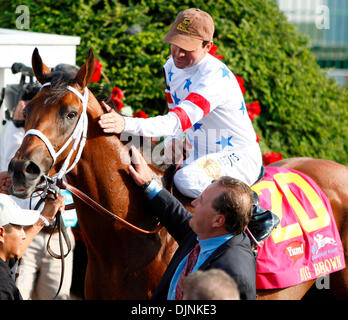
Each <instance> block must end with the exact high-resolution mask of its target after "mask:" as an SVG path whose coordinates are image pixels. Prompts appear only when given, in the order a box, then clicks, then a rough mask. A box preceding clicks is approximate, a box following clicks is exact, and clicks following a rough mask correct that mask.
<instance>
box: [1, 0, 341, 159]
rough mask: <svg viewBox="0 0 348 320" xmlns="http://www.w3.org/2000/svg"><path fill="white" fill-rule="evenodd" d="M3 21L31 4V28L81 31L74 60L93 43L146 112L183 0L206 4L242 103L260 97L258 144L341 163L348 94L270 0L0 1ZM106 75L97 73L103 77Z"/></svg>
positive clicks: (158, 88) (159, 83)
mask: <svg viewBox="0 0 348 320" xmlns="http://www.w3.org/2000/svg"><path fill="white" fill-rule="evenodd" d="M3 2H4V3H3V4H2V15H1V16H0V27H2V28H12V29H14V28H15V20H16V17H17V16H16V14H15V8H16V6H17V5H19V4H23V5H27V6H28V7H29V8H30V31H37V32H47V33H56V34H65V35H76V36H79V37H81V45H80V46H79V47H78V49H77V55H78V58H77V62H78V63H79V64H81V63H83V62H84V60H85V56H86V54H87V52H88V48H92V49H93V51H94V53H95V55H96V57H97V59H98V60H99V61H100V62H101V63H102V65H103V71H104V72H105V73H106V75H107V76H108V78H109V79H111V81H112V85H115V86H118V87H120V88H121V89H123V90H124V92H125V97H126V101H125V102H126V103H127V104H129V105H131V106H132V107H133V108H134V109H135V110H137V109H143V110H145V111H146V112H147V113H148V114H151V115H156V114H163V113H165V112H166V102H165V96H164V94H163V89H164V81H163V75H162V65H163V63H164V62H165V60H166V57H167V56H168V55H169V54H170V50H169V47H168V45H167V44H165V43H163V42H162V39H163V37H164V35H165V34H166V32H167V31H168V29H169V26H170V24H171V23H172V22H173V21H174V18H175V16H176V14H177V13H178V12H179V11H180V10H182V9H185V8H189V7H198V8H201V9H202V10H205V11H208V12H209V13H210V14H211V15H212V17H213V18H214V20H215V24H216V32H215V44H216V45H217V46H218V48H219V50H218V54H221V55H223V56H224V62H225V63H226V64H227V65H228V66H229V67H230V69H231V70H232V71H233V72H234V73H235V74H238V75H240V76H242V77H243V79H244V81H245V87H246V93H245V99H246V102H247V103H248V102H252V101H255V100H257V101H259V102H260V105H261V108H262V111H261V115H260V117H259V118H257V119H255V120H254V126H255V129H256V131H257V133H258V134H259V136H260V144H261V148H262V150H263V152H265V151H275V152H282V154H283V156H284V157H289V156H312V157H319V158H327V159H331V160H335V161H338V162H341V163H345V164H348V160H347V154H348V123H347V122H348V116H347V115H348V109H347V108H348V93H347V91H345V90H344V89H343V88H340V87H339V86H338V85H337V84H336V83H335V82H334V81H332V80H330V79H328V77H327V75H326V74H325V72H323V71H322V70H321V69H320V68H319V66H318V65H317V63H316V60H315V57H314V56H313V55H312V54H311V53H310V51H309V49H308V41H307V38H306V37H305V36H303V35H302V34H300V33H299V32H298V31H297V30H296V28H295V27H294V26H292V25H291V24H289V23H288V22H287V20H286V18H285V16H284V15H283V14H282V13H280V12H279V10H278V8H277V6H276V4H275V1H273V0H205V1H203V0H200V1H194V0H191V1H189V0H171V1H164V0H147V1H145V0H143V1H134V2H133V1H115V0H77V1H76V0H64V1H59V0H56V1H52V0H41V1H33V0H32V1H30V0H21V1H3ZM103 81H104V80H103Z"/></svg>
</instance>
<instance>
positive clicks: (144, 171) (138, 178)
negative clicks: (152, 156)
mask: <svg viewBox="0 0 348 320" xmlns="http://www.w3.org/2000/svg"><path fill="white" fill-rule="evenodd" d="M130 152H131V160H132V161H131V162H132V163H131V164H130V165H129V166H128V169H129V171H130V174H131V176H132V178H133V179H134V181H135V183H136V184H137V185H138V186H142V185H144V184H145V183H146V182H149V181H150V180H151V179H152V171H151V169H150V168H149V166H148V165H147V163H146V161H145V159H144V158H143V156H142V155H141V154H140V152H139V151H138V150H137V148H135V147H134V146H131V148H130ZM132 164H133V165H132Z"/></svg>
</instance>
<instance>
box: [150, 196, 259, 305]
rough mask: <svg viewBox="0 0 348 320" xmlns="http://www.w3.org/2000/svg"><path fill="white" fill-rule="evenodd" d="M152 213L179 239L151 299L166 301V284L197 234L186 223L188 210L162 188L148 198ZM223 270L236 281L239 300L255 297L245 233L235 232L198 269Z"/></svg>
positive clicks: (251, 258) (253, 263)
mask: <svg viewBox="0 0 348 320" xmlns="http://www.w3.org/2000/svg"><path fill="white" fill-rule="evenodd" d="M150 206H151V208H152V210H153V211H154V214H155V215H157V216H158V217H159V220H160V222H161V224H162V225H163V226H165V227H166V228H167V230H168V232H169V233H170V234H171V235H172V236H173V237H174V239H175V240H176V241H177V242H178V244H179V247H178V249H177V250H176V252H175V254H174V256H173V258H172V260H171V261H170V263H169V265H168V268H167V270H166V272H165V273H164V275H163V277H162V280H161V281H160V283H159V285H158V287H157V288H156V290H155V292H154V294H153V296H152V299H153V300H166V299H167V294H168V290H169V285H170V282H171V280H172V277H173V275H174V273H175V270H176V268H177V267H178V265H179V263H180V262H181V261H182V259H183V258H184V257H185V256H186V255H187V254H188V253H189V252H190V251H191V250H192V249H193V248H194V246H195V244H196V243H197V235H196V234H195V233H194V232H193V230H192V229H191V228H190V226H189V224H188V222H189V220H190V218H191V213H190V212H189V211H187V210H186V209H185V208H184V207H183V206H182V204H181V203H180V202H179V201H178V200H177V199H176V198H175V197H173V196H172V195H171V194H170V193H169V192H168V191H167V190H162V191H160V193H159V194H158V195H157V196H156V197H155V198H154V199H152V200H151V201H150ZM211 268H218V269H223V270H224V271H226V272H227V273H228V274H229V275H231V276H232V277H233V279H234V280H235V281H236V283H237V285H238V288H239V291H240V296H241V299H256V287H255V277H256V260H255V257H254V255H253V253H252V251H251V247H250V240H249V238H248V237H247V236H246V234H245V233H241V234H238V235H236V236H234V237H233V238H232V239H230V240H228V241H227V242H225V243H224V244H222V245H221V246H220V247H218V248H217V249H216V250H215V251H214V252H213V253H212V254H211V256H210V257H209V258H208V259H207V260H206V261H205V262H204V263H203V264H202V265H201V266H200V268H199V269H200V270H207V269H211Z"/></svg>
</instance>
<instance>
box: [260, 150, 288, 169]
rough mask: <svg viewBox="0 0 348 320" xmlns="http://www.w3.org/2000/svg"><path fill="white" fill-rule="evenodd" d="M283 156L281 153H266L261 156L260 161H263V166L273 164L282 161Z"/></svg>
mask: <svg viewBox="0 0 348 320" xmlns="http://www.w3.org/2000/svg"><path fill="white" fill-rule="evenodd" d="M282 159H283V156H282V154H281V152H279V153H275V152H266V153H265V154H264V155H263V156H262V160H263V164H264V165H265V166H267V165H269V164H271V163H273V162H277V161H279V160H282Z"/></svg>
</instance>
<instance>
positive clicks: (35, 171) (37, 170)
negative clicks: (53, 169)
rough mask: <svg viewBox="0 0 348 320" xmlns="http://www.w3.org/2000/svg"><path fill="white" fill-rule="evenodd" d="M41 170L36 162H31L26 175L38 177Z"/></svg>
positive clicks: (26, 169)
mask: <svg viewBox="0 0 348 320" xmlns="http://www.w3.org/2000/svg"><path fill="white" fill-rule="evenodd" d="M40 172H41V170H40V168H39V166H38V165H37V164H35V162H33V161H30V162H29V164H28V165H27V166H26V168H25V173H28V174H31V175H35V176H38V175H39V174H40Z"/></svg>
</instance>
